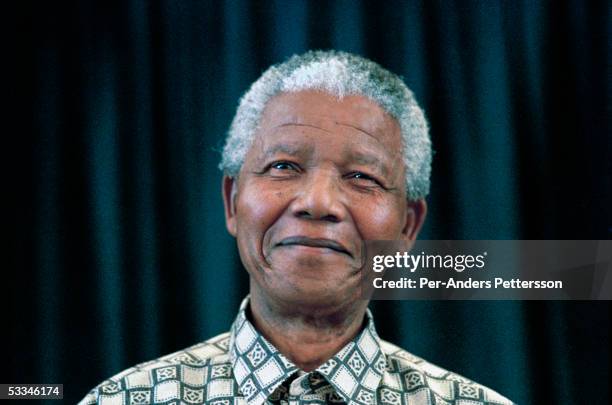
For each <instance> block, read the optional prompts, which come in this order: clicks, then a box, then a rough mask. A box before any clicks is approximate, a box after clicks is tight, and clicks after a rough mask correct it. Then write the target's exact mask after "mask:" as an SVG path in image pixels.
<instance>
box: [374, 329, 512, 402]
mask: <svg viewBox="0 0 612 405" xmlns="http://www.w3.org/2000/svg"><path fill="white" fill-rule="evenodd" d="M380 343H381V349H382V351H383V352H384V353H385V355H386V357H387V372H386V373H385V375H384V377H383V384H384V385H385V386H388V387H390V388H394V387H400V388H402V389H403V390H406V391H410V392H409V394H408V395H414V396H415V397H418V396H419V395H429V394H428V391H430V392H431V393H432V394H433V396H434V397H435V399H436V404H438V403H440V404H447V403H448V404H454V403H459V402H458V401H462V402H461V403H466V404H473V405H477V404H491V405H498V404H499V405H502V404H503V405H512V404H513V402H512V401H510V400H509V399H507V398H505V397H504V396H502V395H500V394H498V393H497V392H495V391H494V390H492V389H490V388H487V387H485V386H483V385H481V384H478V383H476V382H474V381H472V380H470V379H468V378H465V377H463V376H461V375H459V374H456V373H453V372H451V371H448V370H445V369H443V368H441V367H438V366H436V365H435V364H432V363H430V362H428V361H426V360H423V359H422V358H420V357H418V356H415V355H414V354H412V353H410V352H408V351H406V350H404V349H402V348H401V347H399V346H397V345H394V344H393V343H390V342H387V341H384V340H381V341H380ZM424 403H426V402H424Z"/></svg>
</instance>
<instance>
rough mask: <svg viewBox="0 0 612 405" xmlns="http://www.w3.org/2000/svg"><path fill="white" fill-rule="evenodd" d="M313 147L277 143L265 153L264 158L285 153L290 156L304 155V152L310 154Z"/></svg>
mask: <svg viewBox="0 0 612 405" xmlns="http://www.w3.org/2000/svg"><path fill="white" fill-rule="evenodd" d="M310 149H312V148H311V147H305V146H304V145H295V144H290V143H277V144H275V145H273V146H271V147H270V149H267V150H266V151H265V152H264V153H263V157H264V158H265V159H267V158H269V157H271V156H274V155H276V154H277V153H283V154H286V155H289V156H297V155H300V154H303V153H304V152H308V151H309V150H310Z"/></svg>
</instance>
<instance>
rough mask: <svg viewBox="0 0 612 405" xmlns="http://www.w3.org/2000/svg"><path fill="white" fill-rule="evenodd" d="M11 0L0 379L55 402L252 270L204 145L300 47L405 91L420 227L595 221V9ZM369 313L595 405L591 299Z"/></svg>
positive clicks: (563, 231) (456, 366)
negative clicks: (4, 361) (426, 192)
mask: <svg viewBox="0 0 612 405" xmlns="http://www.w3.org/2000/svg"><path fill="white" fill-rule="evenodd" d="M15 3H19V4H13V5H11V6H10V7H13V8H11V9H8V11H7V13H6V14H5V16H4V19H5V20H6V21H7V22H8V23H10V24H15V29H14V30H12V32H11V35H14V37H15V39H14V41H13V40H10V42H12V43H13V44H14V45H16V46H15V54H14V56H13V57H11V58H9V59H10V60H9V61H8V62H9V66H11V67H14V68H15V70H14V72H13V74H12V75H11V76H9V77H8V80H7V82H8V83H7V84H8V87H7V88H8V91H7V93H8V97H9V98H10V101H11V105H12V107H13V108H15V109H16V111H17V113H16V114H14V115H13V114H9V115H12V116H10V117H9V122H11V121H12V120H14V121H15V126H14V128H12V129H11V130H8V131H7V133H5V134H4V137H3V138H4V140H5V142H6V146H5V148H4V154H5V155H6V157H5V159H3V166H5V167H4V170H3V172H4V173H5V175H6V177H7V182H6V183H5V187H6V188H5V193H6V195H5V199H6V200H7V201H8V203H9V208H8V209H7V212H6V213H7V215H5V221H6V226H3V229H8V233H9V234H10V242H9V245H8V261H7V262H6V263H8V266H7V267H8V269H7V268H4V269H3V274H6V276H5V277H6V278H5V280H6V284H5V288H7V287H8V291H7V293H6V295H7V296H8V297H9V306H8V309H9V310H8V311H6V315H5V318H7V319H8V325H9V326H8V328H7V327H6V326H5V329H4V330H5V331H8V333H7V334H8V338H9V340H10V342H9V344H8V345H5V346H4V347H5V350H6V351H8V353H6V355H5V358H8V362H9V365H8V367H3V375H2V382H6V383H9V382H21V383H26V382H28V383H34V382H36V383H63V384H64V390H65V398H66V402H67V403H73V402H75V401H77V400H78V399H80V398H81V397H82V396H84V395H85V393H86V392H87V391H88V390H89V389H90V388H92V387H93V386H94V385H95V384H97V383H99V382H100V381H101V380H103V379H104V378H106V377H109V376H111V375H112V374H114V373H116V372H119V371H121V370H122V369H124V368H126V367H129V366H132V365H134V364H136V363H138V362H141V361H145V360H149V359H152V358H155V357H158V356H160V355H163V354H166V353H169V352H172V351H175V350H178V349H182V348H184V347H186V346H188V345H191V344H193V343H196V342H198V341H201V340H204V339H206V338H208V337H211V336H213V335H215V334H217V333H220V332H223V331H225V330H227V329H228V328H229V325H230V323H231V321H232V319H233V317H234V316H235V313H236V311H237V309H238V304H239V301H240V299H241V298H242V297H243V296H244V295H245V294H246V292H247V276H246V273H245V272H244V270H243V269H242V267H241V264H240V261H239V258H238V256H237V251H236V248H235V244H234V241H233V239H232V238H231V237H230V236H229V235H228V234H227V232H226V231H225V225H224V220H223V215H222V202H221V197H220V184H221V173H220V172H219V171H218V169H217V168H216V166H217V164H218V161H219V150H220V148H221V145H222V142H223V139H224V136H225V133H226V130H227V128H228V126H229V123H230V121H231V118H232V117H233V114H234V111H235V108H236V106H237V103H238V99H239V97H240V96H241V94H242V93H243V92H244V91H245V90H246V89H247V87H248V86H249V84H250V83H252V82H253V81H254V80H255V79H256V78H257V77H258V76H259V75H260V74H261V73H262V71H263V70H264V69H265V68H267V67H268V66H269V65H270V64H272V63H276V62H280V61H282V60H284V59H285V58H287V57H288V56H290V55H292V54H294V53H301V52H303V51H305V50H308V49H313V48H323V49H326V48H335V49H341V50H346V51H350V52H356V53H359V54H361V55H364V56H366V57H368V58H371V59H373V60H375V61H377V62H379V63H380V64H382V65H383V66H385V67H387V68H388V69H390V70H391V71H393V72H396V73H398V74H400V75H402V76H403V77H404V78H405V81H406V82H407V84H408V85H409V87H411V88H412V89H413V90H414V92H415V94H416V97H417V99H418V100H419V102H420V103H421V104H422V106H423V107H424V109H425V111H426V114H427V116H428V118H429V120H430V124H431V134H432V139H433V144H434V148H435V151H436V154H435V156H434V167H433V177H432V184H433V188H432V193H431V195H430V197H429V199H428V203H429V207H430V210H429V217H428V220H427V223H426V227H425V229H424V232H423V234H422V238H429V239H608V238H609V237H610V235H611V229H612V221H611V215H610V207H611V206H612V201H611V198H610V193H611V187H610V185H611V181H610V173H612V170H611V167H610V155H609V152H610V148H609V146H610V145H609V138H610V127H609V107H610V99H609V77H610V70H609V66H610V63H609V62H610V42H609V40H610V38H609V34H610V21H611V20H612V19H611V18H610V15H611V14H610V7H609V2H605V1H589V2H583V1H562V2H547V1H526V0H522V1H521V0H519V1H508V2H505V1H458V2H451V1H425V0H423V1H409V2H395V1H378V2H374V1H348V0H347V1H343V0H336V1H329V2H318V1H227V2H210V1H204V2H191V1H184V2H179V1H160V0H153V1H145V0H129V1H109V2H106V1H104V2H102V1H100V2H90V1H74V2H62V3H61V4H59V3H57V2H41V3H34V2H31V3H30V2H15ZM13 62H15V63H13ZM13 108H11V109H10V110H9V111H11V112H12V111H13ZM373 310H374V314H375V317H376V321H377V326H378V329H379V332H380V334H381V335H382V336H383V337H384V338H386V339H387V340H391V341H393V342H395V343H397V344H400V345H401V346H403V347H404V348H406V349H407V350H409V351H411V352H413V353H415V354H417V355H420V356H422V357H424V358H426V359H428V360H430V361H431V362H433V363H436V364H439V365H440V366H443V367H445V368H448V369H450V370H453V371H456V372H458V373H460V374H463V375H465V376H467V377H469V378H472V379H475V380H476V381H478V382H480V383H482V384H485V385H488V386H490V387H492V388H494V389H495V390H497V391H499V392H500V393H502V394H504V395H506V396H508V397H510V398H511V399H513V400H514V401H517V402H519V403H522V404H542V403H555V404H578V403H580V404H591V403H610V387H609V384H610V381H611V380H612V379H611V376H610V347H611V344H610V305H609V303H608V302H385V303H375V304H374V305H373ZM6 323H7V321H5V325H6ZM5 333H6V332H5Z"/></svg>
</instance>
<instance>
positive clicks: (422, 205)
mask: <svg viewBox="0 0 612 405" xmlns="http://www.w3.org/2000/svg"><path fill="white" fill-rule="evenodd" d="M407 206H408V210H407V211H406V224H405V225H404V229H403V231H402V235H403V236H404V239H405V240H409V241H414V240H416V238H417V235H418V234H419V231H420V230H421V227H422V226H423V223H424V222H425V217H426V216H427V203H426V202H425V200H424V199H422V198H421V199H418V200H415V201H410V200H408V202H407Z"/></svg>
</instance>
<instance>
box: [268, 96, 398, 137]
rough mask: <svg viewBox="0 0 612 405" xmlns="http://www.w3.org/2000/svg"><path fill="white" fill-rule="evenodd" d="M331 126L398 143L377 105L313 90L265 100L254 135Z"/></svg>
mask: <svg viewBox="0 0 612 405" xmlns="http://www.w3.org/2000/svg"><path fill="white" fill-rule="evenodd" d="M293 123H295V124H312V125H321V126H322V127H323V128H324V129H327V130H330V129H332V128H330V127H331V126H332V125H340V126H346V127H350V128H353V129H354V130H357V131H361V132H363V133H365V134H367V135H370V136H373V137H375V138H376V139H377V140H378V141H379V142H386V143H399V144H401V130H400V126H399V123H398V122H397V120H396V119H395V118H393V117H392V116H391V115H390V114H388V113H387V112H386V111H385V110H384V109H383V108H381V107H380V106H379V105H378V104H377V103H375V102H374V101H372V100H370V99H369V98H367V97H365V96H362V95H349V96H344V97H342V98H339V97H337V96H335V95H333V94H329V93H326V92H322V91H317V90H303V91H299V92H291V93H280V94H278V95H276V96H275V97H273V98H272V99H271V100H269V101H268V103H267V104H266V107H265V109H264V112H263V114H262V117H261V120H260V123H259V131H258V133H259V134H261V133H269V131H270V130H271V129H273V128H276V127H279V126H282V125H289V124H293Z"/></svg>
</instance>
